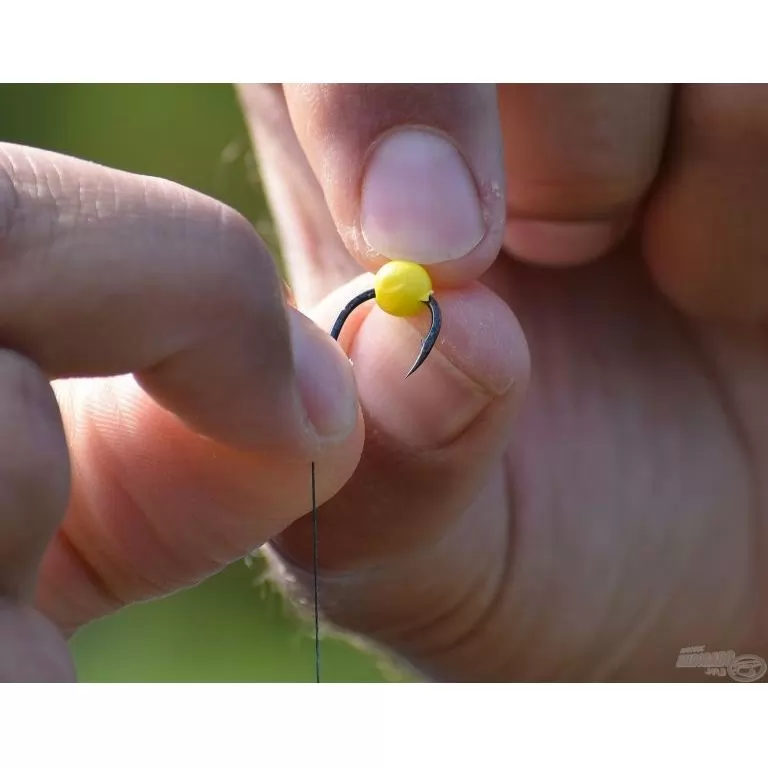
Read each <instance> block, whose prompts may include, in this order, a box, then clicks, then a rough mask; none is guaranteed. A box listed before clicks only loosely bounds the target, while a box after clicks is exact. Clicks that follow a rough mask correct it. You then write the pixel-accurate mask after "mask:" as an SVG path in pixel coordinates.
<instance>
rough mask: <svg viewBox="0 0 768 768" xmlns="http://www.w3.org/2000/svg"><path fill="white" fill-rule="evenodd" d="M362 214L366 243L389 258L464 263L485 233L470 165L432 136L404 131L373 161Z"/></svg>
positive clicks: (378, 150)
mask: <svg viewBox="0 0 768 768" xmlns="http://www.w3.org/2000/svg"><path fill="white" fill-rule="evenodd" d="M360 210H361V213H360V226H361V229H362V233H363V237H364V238H365V241H366V242H367V243H368V245H369V246H370V247H371V248H372V249H373V250H374V251H376V252H377V253H379V254H381V255H382V256H384V257H385V258H388V259H405V260H408V261H415V262H418V263H420V264H435V263H437V262H441V261H450V260H452V259H458V258H460V257H462V256H465V255H466V254H468V253H469V252H470V251H471V250H472V249H473V248H474V247H475V246H476V245H477V244H478V243H479V242H480V241H481V240H482V238H483V234H484V233H485V225H484V222H483V211H482V207H481V205H480V199H479V197H478V193H477V188H476V186H475V183H474V180H473V178H472V174H471V172H470V170H469V168H468V167H467V164H466V163H465V162H464V159H463V158H462V156H461V155H460V154H459V152H458V150H457V149H456V147H454V146H453V144H451V143H450V142H449V141H447V140H446V139H444V138H442V137H441V136H439V135H438V134H436V133H432V132H430V131H423V130H415V129H407V130H402V131H399V132H397V133H393V134H391V135H390V136H387V137H386V138H385V139H383V140H382V141H381V143H380V144H379V145H378V146H377V147H376V148H375V150H374V152H373V155H372V156H371V158H370V160H369V162H368V168H367V170H366V174H365V178H364V180H363V187H362V200H361V207H360Z"/></svg>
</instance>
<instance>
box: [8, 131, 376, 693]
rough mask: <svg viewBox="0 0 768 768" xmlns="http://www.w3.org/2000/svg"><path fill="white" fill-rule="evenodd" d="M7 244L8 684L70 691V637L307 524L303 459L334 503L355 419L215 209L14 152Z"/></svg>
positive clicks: (92, 168)
mask: <svg viewBox="0 0 768 768" xmlns="http://www.w3.org/2000/svg"><path fill="white" fill-rule="evenodd" d="M0 248H2V257H3V260H2V280H1V281H0V305H1V306H0V343H1V344H2V351H0V411H1V413H0V421H1V422H2V425H3V428H2V430H0V493H2V497H3V504H2V505H1V506H0V607H1V608H2V610H0V649H2V652H1V653H0V680H4V681H34V680H43V681H51V680H72V679H73V676H74V672H73V669H72V665H71V660H70V658H69V654H68V650H67V645H66V637H67V636H68V635H69V634H70V633H71V632H73V631H74V630H75V629H77V628H78V627H80V626H82V625H83V624H85V623H87V622H88V621H91V620H92V619H94V618H96V617H98V616H102V615H104V614H106V613H109V612H110V611H114V610H116V609H118V608H120V607H121V606H123V605H125V604H127V603H130V602H133V601H136V600H142V599H147V598H151V597H156V596H160V595H163V594H167V593H169V592H171V591H173V590H176V589H179V588H183V587H185V586H190V585H192V584H194V583H196V582H197V581H199V580H201V579H203V578H205V577H206V576H207V575H209V574H211V573H213V572H215V571H217V570H220V569H221V568H222V567H223V566H224V565H225V564H227V563H229V562H232V561H233V560H236V559H238V558H239V557H242V556H243V555H245V554H246V553H248V552H249V551H251V550H253V549H254V548H256V547H257V546H259V545H260V544H262V543H263V542H265V541H267V540H268V539H269V538H270V537H272V536H274V535H275V534H276V533H278V532H279V531H280V530H282V528H283V527H284V526H285V525H287V524H288V523H289V522H291V520H293V519H295V518H297V517H299V516H301V515H303V514H305V513H306V512H307V509H308V505H309V467H310V462H311V461H312V460H316V461H318V462H320V463H322V466H323V484H322V487H321V488H320V489H319V497H320V500H321V501H324V500H325V499H326V498H327V497H328V496H329V495H330V494H332V493H334V492H335V491H337V490H338V489H339V488H340V487H341V486H342V485H343V484H344V483H345V482H346V481H347V480H348V479H349V477H350V475H351V474H352V472H353V471H354V468H355V466H356V464H357V461H358V458H359V455H360V451H361V449H362V437H363V435H362V421H361V419H360V414H359V412H358V406H357V400H356V395H355V386H354V380H353V377H352V373H351V370H350V367H349V363H348V360H347V358H346V357H345V356H344V354H343V353H342V352H341V350H340V349H339V348H338V346H337V345H336V344H335V342H333V341H332V340H331V339H330V338H329V337H328V336H327V335H326V334H325V333H324V332H322V331H321V330H320V329H318V328H317V327H316V326H315V325H314V324H312V323H311V322H310V321H309V320H307V319H306V318H304V317H303V316H302V315H301V314H300V313H299V312H297V311H296V310H294V309H292V308H290V307H289V306H288V305H287V304H286V301H285V299H284V292H283V288H282V286H281V282H280V280H279V278H278V274H277V271H276V269H275V266H274V263H273V260H272V259H271V257H270V255H269V254H268V253H267V251H266V249H265V248H264V246H263V245H262V243H261V242H260V240H259V239H258V237H257V236H256V235H255V233H254V230H253V229H252V227H251V226H250V225H249V224H248V222H247V221H245V220H244V219H243V218H242V217H240V216H239V215H238V214H236V213H235V212H234V211H232V210H230V209H228V208H226V207H225V206H223V205H221V204H220V203H217V202H216V201H214V200H211V199H209V198H206V197H204V196H203V195H200V194H197V193H194V192H192V191H190V190H188V189H184V188H182V187H180V186H178V185H176V184H172V183H170V182H167V181H162V180H158V179H150V178H144V177H139V176H134V175H131V174H128V173H121V172H117V171H112V170H109V169H105V168H102V167H99V166H96V165H93V164H90V163H85V162H81V161H78V160H75V159H72V158H68V157H62V156H60V155H55V154H52V153H49V152H43V151H39V150H33V149H28V148H24V147H19V146H14V145H8V144H3V145H0ZM50 380H56V381H55V384H54V387H55V395H56V396H55V397H54V392H53V391H52V388H51V386H50V384H49V381H50Z"/></svg>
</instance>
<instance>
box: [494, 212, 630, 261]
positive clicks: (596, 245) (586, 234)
mask: <svg viewBox="0 0 768 768" xmlns="http://www.w3.org/2000/svg"><path fill="white" fill-rule="evenodd" d="M626 228H627V222H626V221H619V222H613V221H584V222H580V221H577V222H557V221H535V220H530V219H511V220H510V221H509V222H507V226H506V231H505V234H504V246H505V247H506V248H507V249H508V250H509V251H511V252H512V254H513V255H515V256H517V257H518V258H520V259H523V260H525V261H532V262H535V263H537V264H581V263H584V262H586V261H589V260H591V259H594V258H597V257H598V256H602V255H603V254H604V253H605V252H606V251H607V250H608V249H609V248H610V247H611V246H612V245H614V244H615V243H616V242H617V240H619V238H620V237H621V236H622V235H623V233H624V231H625V230H626Z"/></svg>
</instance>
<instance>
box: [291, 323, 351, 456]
mask: <svg viewBox="0 0 768 768" xmlns="http://www.w3.org/2000/svg"><path fill="white" fill-rule="evenodd" d="M289 314H290V329H291V345H292V347H293V357H294V365H295V368H296V377H297V385H298V389H299V394H300V396H301V401H302V403H303V406H304V410H305V412H306V415H307V417H308V419H309V421H310V422H311V424H312V426H313V427H314V429H315V431H316V432H317V434H318V436H319V437H320V438H322V439H324V440H331V441H335V440H342V439H344V438H345V437H347V436H348V435H349V434H350V433H351V432H352V430H353V429H354V427H355V424H356V423H357V388H356V385H355V380H354V376H353V374H352V366H351V365H350V364H349V359H348V358H347V357H346V355H345V354H344V353H343V352H342V351H341V348H340V347H339V346H338V345H337V344H336V343H335V342H334V341H333V340H332V339H331V338H330V337H329V336H328V334H326V333H323V331H322V330H321V329H320V328H318V327H317V326H316V325H315V324H314V323H313V322H312V321H311V320H309V318H307V317H305V316H304V315H302V314H301V313H300V312H298V311H294V312H290V313H289Z"/></svg>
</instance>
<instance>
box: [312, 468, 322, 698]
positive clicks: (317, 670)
mask: <svg viewBox="0 0 768 768" xmlns="http://www.w3.org/2000/svg"><path fill="white" fill-rule="evenodd" d="M317 571H318V567H317V495H316V493H315V462H314V461H313V462H312V582H313V589H314V593H315V605H314V609H315V682H316V683H319V682H320V613H319V608H318V599H317Z"/></svg>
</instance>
